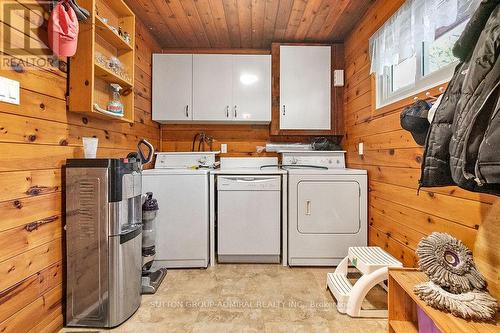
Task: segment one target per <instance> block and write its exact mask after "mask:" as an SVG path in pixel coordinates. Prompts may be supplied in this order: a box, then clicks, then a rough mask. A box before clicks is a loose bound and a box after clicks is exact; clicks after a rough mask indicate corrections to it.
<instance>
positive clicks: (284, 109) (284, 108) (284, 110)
mask: <svg viewBox="0 0 500 333" xmlns="http://www.w3.org/2000/svg"><path fill="white" fill-rule="evenodd" d="M285 114H286V105H284V104H283V115H285Z"/></svg>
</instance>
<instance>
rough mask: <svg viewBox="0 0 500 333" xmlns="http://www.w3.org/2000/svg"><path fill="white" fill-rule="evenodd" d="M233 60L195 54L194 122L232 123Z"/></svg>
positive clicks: (220, 56)
mask: <svg viewBox="0 0 500 333" xmlns="http://www.w3.org/2000/svg"><path fill="white" fill-rule="evenodd" d="M232 80H233V56H232V55H224V54H222V55H221V54H195V55H194V56H193V108H194V111H195V112H194V118H193V119H194V120H201V121H225V120H231V119H232V115H233V113H232V105H233V98H232V92H233V83H232Z"/></svg>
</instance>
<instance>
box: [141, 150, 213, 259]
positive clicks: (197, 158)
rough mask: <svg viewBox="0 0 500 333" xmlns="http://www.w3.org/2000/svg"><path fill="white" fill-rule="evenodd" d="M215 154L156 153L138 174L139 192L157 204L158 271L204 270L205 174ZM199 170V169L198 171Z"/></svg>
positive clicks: (206, 226) (207, 190)
mask: <svg viewBox="0 0 500 333" xmlns="http://www.w3.org/2000/svg"><path fill="white" fill-rule="evenodd" d="M215 154H216V153H207V152H204V153H191V152H189V153H157V154H156V162H155V168H154V169H151V170H144V171H143V173H142V190H143V192H144V193H146V192H153V195H154V197H155V198H156V199H157V200H158V205H159V208H160V209H159V211H158V216H157V220H156V255H155V262H156V264H158V265H159V266H161V267H167V268H190V267H207V266H208V262H209V220H210V215H209V200H210V197H209V193H210V186H209V172H210V170H211V168H210V166H212V165H213V164H214V163H215ZM199 166H202V168H199Z"/></svg>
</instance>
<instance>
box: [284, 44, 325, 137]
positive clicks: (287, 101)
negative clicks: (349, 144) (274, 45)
mask: <svg viewBox="0 0 500 333" xmlns="http://www.w3.org/2000/svg"><path fill="white" fill-rule="evenodd" d="M330 109H331V47H330V46H281V47H280V129H297V130H330V129H331V121H330V117H331V112H330Z"/></svg>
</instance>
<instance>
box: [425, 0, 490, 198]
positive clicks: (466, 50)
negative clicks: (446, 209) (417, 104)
mask: <svg viewBox="0 0 500 333" xmlns="http://www.w3.org/2000/svg"><path fill="white" fill-rule="evenodd" d="M453 53H454V54H455V56H457V57H458V58H459V59H460V63H459V64H458V65H457V67H456V69H455V74H454V76H453V78H452V79H451V81H450V83H449V85H448V88H447V90H446V92H445V93H444V96H443V99H442V101H441V104H440V105H439V107H438V109H437V110H436V114H435V116H434V119H433V121H432V124H431V126H430V129H429V133H428V135H427V140H426V146H425V151H424V156H423V159H422V176H421V179H420V186H422V187H432V186H448V185H455V184H456V185H458V186H460V187H462V188H465V189H467V190H470V191H476V192H486V193H492V194H496V195H500V112H499V106H500V97H499V96H500V88H499V81H500V62H499V57H498V55H499V53H500V0H483V1H482V2H481V4H480V6H479V8H478V10H477V11H476V12H475V13H474V14H473V17H472V18H471V20H470V21H469V23H468V24H467V26H466V28H465V30H464V32H463V33H462V35H461V37H460V39H459V40H458V41H457V43H456V45H455V47H454V48H453Z"/></svg>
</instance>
